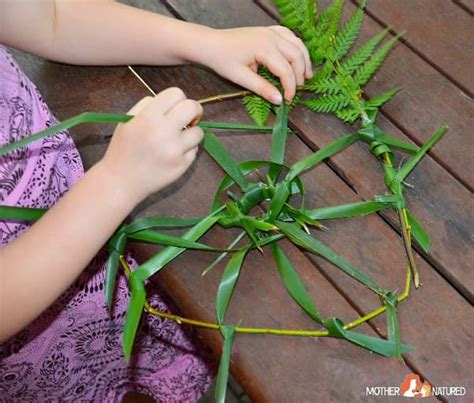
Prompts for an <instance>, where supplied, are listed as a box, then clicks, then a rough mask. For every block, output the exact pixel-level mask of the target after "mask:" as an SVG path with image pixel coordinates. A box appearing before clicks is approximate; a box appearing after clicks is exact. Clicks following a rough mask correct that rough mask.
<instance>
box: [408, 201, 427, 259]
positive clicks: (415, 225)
mask: <svg viewBox="0 0 474 403" xmlns="http://www.w3.org/2000/svg"><path fill="white" fill-rule="evenodd" d="M406 213H407V218H408V224H409V225H410V232H411V234H412V235H413V238H415V240H416V242H418V245H420V246H421V248H422V249H423V250H424V251H425V253H428V252H429V251H430V247H431V238H430V236H429V234H428V232H427V231H426V230H425V229H424V228H423V226H422V225H421V224H420V222H419V221H418V220H417V219H416V218H415V217H414V216H413V215H412V214H411V213H410V211H409V210H406Z"/></svg>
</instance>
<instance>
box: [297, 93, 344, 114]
mask: <svg viewBox="0 0 474 403" xmlns="http://www.w3.org/2000/svg"><path fill="white" fill-rule="evenodd" d="M300 104H302V105H305V106H307V107H308V108H309V109H311V110H313V111H315V112H326V113H328V112H336V111H338V110H341V109H344V108H345V107H347V106H348V105H349V104H350V100H349V99H348V98H347V97H346V96H345V95H327V96H324V97H319V98H314V99H307V100H304V101H300Z"/></svg>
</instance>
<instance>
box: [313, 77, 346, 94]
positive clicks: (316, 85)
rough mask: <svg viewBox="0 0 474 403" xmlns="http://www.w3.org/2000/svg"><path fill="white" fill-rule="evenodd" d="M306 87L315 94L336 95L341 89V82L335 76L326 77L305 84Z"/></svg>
mask: <svg viewBox="0 0 474 403" xmlns="http://www.w3.org/2000/svg"><path fill="white" fill-rule="evenodd" d="M305 89H307V90H309V91H311V92H314V93H315V94H327V95H335V94H337V93H338V92H340V91H341V83H340V82H339V81H338V80H336V79H334V78H325V79H321V80H317V81H314V82H309V83H308V84H306V85H305Z"/></svg>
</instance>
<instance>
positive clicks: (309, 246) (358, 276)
mask: <svg viewBox="0 0 474 403" xmlns="http://www.w3.org/2000/svg"><path fill="white" fill-rule="evenodd" d="M275 225H276V226H277V227H278V228H280V230H281V231H282V232H283V233H284V234H285V235H286V236H287V237H288V238H289V239H290V240H291V241H292V242H293V243H295V244H296V245H299V246H301V247H302V248H304V249H306V250H307V251H309V252H312V253H315V254H317V255H320V256H322V257H323V258H325V259H326V260H327V261H329V262H331V263H332V264H334V265H335V266H336V267H338V268H339V269H341V270H342V271H343V272H344V273H346V274H348V275H349V276H351V277H352V278H354V279H355V280H357V281H358V282H360V283H361V284H363V285H365V286H366V287H368V288H369V289H371V290H372V291H374V292H375V293H376V294H378V295H381V296H383V295H385V293H386V292H387V291H386V290H384V289H383V288H382V287H380V286H379V285H377V283H375V282H374V281H373V280H372V279H371V278H370V277H369V276H367V275H366V274H364V273H362V272H361V271H359V270H358V269H357V268H356V267H354V266H353V265H351V264H350V263H348V262H346V261H345V260H344V259H343V258H342V257H340V256H339V255H337V254H336V253H335V252H334V251H333V250H331V249H330V248H329V247H327V246H326V245H324V244H323V243H321V242H320V241H318V240H317V239H315V238H313V237H312V236H311V235H309V234H307V233H306V232H304V231H303V230H301V229H300V228H298V227H297V226H296V225H295V224H287V223H284V222H281V221H277V222H275Z"/></svg>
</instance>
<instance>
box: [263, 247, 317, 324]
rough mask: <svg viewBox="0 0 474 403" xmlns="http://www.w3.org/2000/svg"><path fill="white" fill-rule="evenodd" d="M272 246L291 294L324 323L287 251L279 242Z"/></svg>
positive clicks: (313, 316) (307, 311)
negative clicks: (284, 250)
mask: <svg viewBox="0 0 474 403" xmlns="http://www.w3.org/2000/svg"><path fill="white" fill-rule="evenodd" d="M270 248H271V250H272V254H273V258H274V259H275V262H276V264H277V267H278V271H279V272H280V277H281V279H282V281H283V283H284V284H285V287H286V289H287V290H288V292H289V294H290V295H291V296H292V298H293V299H294V300H295V301H296V303H297V304H298V305H299V306H300V307H301V308H303V310H304V311H305V312H306V313H307V314H308V315H309V316H310V317H311V318H312V319H313V320H315V321H316V322H318V323H322V319H321V315H320V314H319V312H318V310H317V309H316V307H315V306H314V304H313V301H312V300H311V297H310V296H309V294H308V292H307V291H306V289H305V288H304V285H303V283H302V282H301V280H300V279H299V277H298V274H297V273H296V270H295V268H294V267H293V264H292V263H291V261H290V260H289V259H288V257H287V256H286V254H285V252H283V250H282V249H281V248H280V247H279V246H278V244H277V243H272V244H271V245H270Z"/></svg>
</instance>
